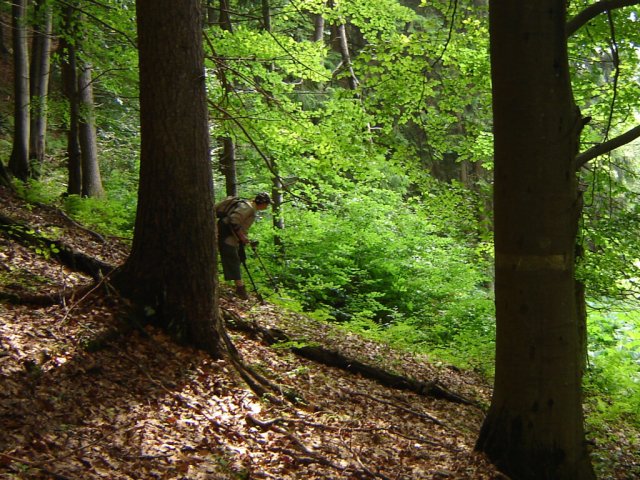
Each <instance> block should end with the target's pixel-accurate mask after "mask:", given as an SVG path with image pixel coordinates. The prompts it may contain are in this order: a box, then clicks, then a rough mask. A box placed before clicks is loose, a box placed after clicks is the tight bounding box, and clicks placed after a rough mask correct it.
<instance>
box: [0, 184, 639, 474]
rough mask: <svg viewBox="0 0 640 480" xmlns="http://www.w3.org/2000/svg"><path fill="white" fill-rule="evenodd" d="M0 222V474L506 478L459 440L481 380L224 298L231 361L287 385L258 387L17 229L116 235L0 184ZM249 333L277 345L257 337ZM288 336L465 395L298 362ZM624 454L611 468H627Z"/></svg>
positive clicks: (480, 404)
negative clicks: (148, 320)
mask: <svg viewBox="0 0 640 480" xmlns="http://www.w3.org/2000/svg"><path fill="white" fill-rule="evenodd" d="M0 217H2V219H4V220H5V221H6V220H7V219H11V220H12V221H13V222H20V223H22V224H23V225H24V226H23V227H20V226H18V227H16V226H15V224H14V226H13V227H8V226H6V225H5V226H0V300H2V302H1V303H0V372H1V377H0V479H58V480H64V479H73V480H76V479H77V480H80V479H83V480H90V479H109V480H118V479H123V480H124V479H176V480H177V479H182V480H196V479H278V480H285V479H368V478H371V479H376V478H377V479H411V480H419V479H500V478H502V479H504V478H506V477H504V476H503V475H501V474H500V473H498V472H497V471H496V470H495V469H494V468H493V466H492V465H491V464H489V462H488V461H487V460H486V459H485V458H484V457H483V456H482V455H480V454H478V453H475V452H474V451H473V445H474V441H475V438H476V437H477V435H478V431H479V428H480V425H481V422H482V419H483V417H484V414H485V410H486V407H487V405H488V404H489V401H490V394H491V390H490V386H489V385H488V384H487V382H486V381H485V380H484V379H483V378H481V377H480V376H478V375H476V374H474V373H472V372H462V371H460V370H458V369H456V368H453V367H449V366H446V365H441V364H438V363H432V362H430V361H429V359H428V358H426V357H420V356H415V355H409V354H406V353H402V352H398V351H394V350H392V349H390V348H389V347H386V346H384V345H381V344H377V343H373V342H370V341H367V340H364V339H362V338H360V337H357V336H355V335H352V334H349V333H347V332H344V331H341V330H339V329H337V328H331V327H330V326H328V325H325V324H321V323H318V322H315V321H313V320H311V319H309V318H306V317H304V316H302V315H299V314H296V313H293V312H288V311H286V310H284V309H282V308H280V307H277V306H275V305H272V304H268V303H267V304H261V303H260V302H257V301H255V299H254V300H250V301H236V300H234V299H233V297H230V296H226V295H223V297H222V298H221V307H222V309H223V310H224V311H225V312H226V315H225V317H226V318H227V319H231V318H235V319H237V320H239V321H241V323H242V322H246V324H247V325H253V326H254V327H255V328H254V330H253V332H247V331H246V328H245V330H242V329H239V328H236V327H237V325H234V322H229V324H228V329H229V332H230V336H231V339H232V340H233V342H234V343H235V345H236V347H237V349H238V351H239V352H240V354H241V355H242V357H243V359H244V362H245V363H246V364H247V365H249V366H250V367H251V368H252V369H254V370H255V371H258V372H260V373H261V374H262V375H264V376H265V377H267V378H268V379H269V380H270V381H271V382H273V383H276V384H278V385H281V386H282V387H283V389H286V390H287V391H295V392H297V395H298V399H297V401H295V402H292V401H290V400H288V399H287V398H286V397H285V396H284V395H274V396H270V397H262V398H261V397H259V396H257V395H256V394H254V393H253V392H252V391H251V390H250V389H249V388H248V387H247V385H246V384H245V383H244V381H243V380H242V379H241V378H240V377H239V375H238V373H237V371H236V370H235V369H234V367H233V366H232V364H231V362H230V361H229V360H214V359H212V358H210V357H208V356H207V355H206V354H205V353H203V352H201V351H197V350H194V349H192V348H188V347H185V346H181V345H177V344H176V343H174V342H173V341H172V340H171V339H170V338H169V337H167V336H166V335H165V334H164V333H163V332H162V331H159V330H157V329H156V328H154V327H151V326H144V327H138V328H134V327H132V324H131V322H130V321H127V318H128V313H127V308H126V303H125V302H124V301H123V300H122V299H121V298H119V297H117V296H116V295H115V294H114V293H113V291H109V290H108V289H107V288H106V287H105V285H99V286H98V287H96V288H93V289H86V288H83V287H86V286H91V285H92V284H93V281H92V279H91V278H90V277H89V276H87V275H85V274H83V273H80V272H79V271H77V270H76V269H73V268H69V267H68V266H64V265H62V264H61V263H59V262H57V261H56V260H55V259H54V257H55V256H56V252H55V250H57V249H58V246H59V244H56V245H57V246H56V247H54V248H53V249H52V247H51V243H49V242H47V243H41V242H40V243H37V242H36V243H33V242H32V243H29V242H28V241H27V240H28V239H29V238H31V237H36V236H47V237H49V238H51V239H55V240H56V241H60V242H62V243H64V244H65V245H68V246H70V247H72V248H73V249H74V251H76V252H82V253H84V254H86V255H88V256H89V257H92V258H96V259H99V260H101V261H103V262H105V263H108V264H111V265H118V264H120V263H122V261H123V260H124V259H125V258H126V255H127V251H128V246H127V244H126V242H122V241H120V240H118V239H111V238H109V239H107V238H103V237H100V236H98V235H95V234H94V233H92V232H91V231H89V230H87V229H86V228H84V227H82V226H80V225H78V224H77V223H75V222H73V221H71V220H70V219H69V218H68V217H66V216H65V215H64V214H62V212H60V211H58V210H56V209H54V208H51V207H46V206H38V205H27V204H25V203H24V202H22V201H21V200H19V199H17V198H16V197H15V196H14V195H13V194H12V193H10V192H9V191H7V190H6V189H2V188H1V187H0ZM27 225H28V226H27ZM23 233H24V234H26V235H22V236H23V237H24V238H25V239H27V240H22V241H18V240H16V238H18V237H20V236H21V234H23ZM245 327H246V325H245ZM257 329H271V331H279V332H285V333H286V335H287V338H289V339H291V340H292V341H291V342H288V343H282V344H280V345H278V344H276V345H269V342H266V341H265V339H264V338H263V337H261V336H260V335H257V334H256V331H257ZM300 345H311V346H315V347H320V348H326V351H331V352H338V353H339V354H340V355H344V356H345V357H348V358H352V359H354V362H358V363H361V364H364V365H369V366H371V368H372V369H386V370H389V371H393V373H395V374H397V375H402V376H404V377H406V378H411V379H415V380H418V381H421V382H424V385H438V386H441V387H442V388H443V389H445V390H446V391H449V392H454V393H455V394H456V395H459V396H460V397H462V398H464V399H468V400H470V403H469V404H467V403H461V402H459V401H455V395H454V396H453V397H452V398H450V399H442V398H437V397H438V396H437V395H435V396H434V395H431V394H429V392H428V391H426V390H425V391H423V392H417V393H416V392H412V391H409V390H401V389H398V388H391V387H388V386H384V385H382V384H381V383H380V382H378V381H375V380H373V379H371V378H367V377H366V376H365V375H360V374H354V373H353V372H350V371H347V370H345V369H341V368H335V367H329V366H326V365H324V364H322V363H319V362H316V361H310V360H308V359H306V358H303V357H301V356H300V355H297V354H295V353H294V352H295V351H296V348H294V347H295V346H298V347H300ZM300 350H301V349H300V348H298V351H300ZM636 461H637V460H636ZM625 462H626V466H627V467H629V465H630V464H631V463H633V462H634V460H633V459H632V458H626V457H625V458H624V459H623V461H622V462H621V467H620V469H621V470H620V472H619V475H617V474H616V476H615V478H618V479H623V478H632V477H625V473H624V471H625V470H626V468H625ZM635 467H636V468H637V465H635ZM627 471H628V470H627ZM612 478H613V477H612Z"/></svg>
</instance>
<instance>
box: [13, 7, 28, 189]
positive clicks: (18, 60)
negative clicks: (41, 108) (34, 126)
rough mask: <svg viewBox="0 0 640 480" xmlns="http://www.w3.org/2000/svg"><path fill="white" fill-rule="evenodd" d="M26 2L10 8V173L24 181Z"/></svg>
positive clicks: (26, 150)
mask: <svg viewBox="0 0 640 480" xmlns="http://www.w3.org/2000/svg"><path fill="white" fill-rule="evenodd" d="M26 16H27V0H15V1H14V2H13V6H12V25H13V60H14V130H13V149H12V151H11V158H10V159H9V171H10V172H11V173H12V174H13V175H14V176H15V177H16V178H18V179H20V180H22V181H26V180H27V179H28V178H29V176H30V175H31V170H30V168H29V58H28V57H29V55H28V46H27V28H26V25H25V23H26V21H27V19H26Z"/></svg>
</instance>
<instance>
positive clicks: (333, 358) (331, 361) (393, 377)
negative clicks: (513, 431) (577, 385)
mask: <svg viewBox="0 0 640 480" xmlns="http://www.w3.org/2000/svg"><path fill="white" fill-rule="evenodd" d="M223 314H224V316H225V317H226V320H228V322H227V323H228V325H229V326H230V327H231V328H234V329H237V330H240V331H244V332H248V333H250V334H252V335H255V336H257V337H259V338H260V339H262V341H264V342H265V343H266V344H268V345H274V344H276V343H290V344H292V345H291V346H290V347H289V349H290V350H291V351H292V352H293V353H295V354H297V355H300V356H301V357H304V358H306V359H308V360H313V361H315V362H318V363H322V364H324V365H328V366H330V367H336V368H340V369H343V370H347V371H350V372H353V373H359V374H360V375H362V376H363V377H366V378H369V379H372V380H375V381H377V382H379V383H380V384H382V385H384V386H387V387H391V388H395V389H399V390H409V391H411V392H414V393H417V394H419V395H424V396H428V397H433V398H437V399H441V400H447V401H449V402H454V403H460V404H464V405H475V403H476V402H474V401H473V400H470V399H468V398H465V397H463V396H461V395H458V394H457V393H454V392H452V391H451V390H449V389H447V388H446V387H444V386H443V385H441V384H439V383H438V382H436V381H431V382H422V381H420V380H415V379H413V378H408V377H404V376H402V375H397V374H395V373H390V372H387V371H386V370H383V369H381V368H378V367H375V366H372V365H367V364H366V363H363V362H361V361H359V360H355V359H353V358H349V357H346V356H345V355H343V354H342V353H340V352H337V351H334V350H329V349H327V348H325V347H322V346H319V345H302V346H298V345H295V343H296V342H295V340H296V339H295V338H294V339H292V338H290V337H289V336H288V335H287V334H286V333H285V332H283V331H282V330H279V329H273V328H267V327H263V326H260V325H258V324H257V323H256V322H250V321H247V320H245V319H243V318H242V317H240V316H239V315H238V314H236V313H235V312H232V311H230V310H223Z"/></svg>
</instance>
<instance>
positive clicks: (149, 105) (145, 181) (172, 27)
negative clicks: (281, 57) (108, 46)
mask: <svg viewBox="0 0 640 480" xmlns="http://www.w3.org/2000/svg"><path fill="white" fill-rule="evenodd" d="M136 8H137V24H138V43H139V52H140V56H139V66H140V125H141V136H142V144H141V158H140V187H139V193H138V210H137V216H136V224H135V234H134V238H133V245H132V250H131V254H130V256H129V258H128V259H127V261H126V263H125V265H124V266H123V268H122V270H121V272H120V273H119V275H118V276H117V278H116V280H115V283H116V285H117V286H119V287H120V288H121V290H122V291H123V293H124V294H125V295H127V296H130V297H131V298H132V299H133V300H134V302H135V303H136V304H137V305H138V306H139V307H141V309H144V310H145V311H146V312H147V313H154V318H155V319H156V320H157V321H158V323H160V324H161V325H163V326H165V327H168V328H169V330H170V331H171V332H172V333H173V334H175V335H176V336H177V337H178V338H180V339H183V340H185V341H187V342H189V343H191V344H193V345H195V346H196V347H200V348H203V349H204V350H206V351H208V352H209V353H211V354H212V355H219V344H220V342H219V340H220V336H219V332H220V330H219V328H221V326H220V325H219V321H220V320H219V314H218V305H217V281H216V261H215V260H216V256H215V255H216V250H215V248H216V242H215V224H214V210H213V198H214V195H213V193H214V192H213V181H212V176H211V166H210V157H209V129H208V124H207V100H206V92H205V83H204V52H203V46H202V40H203V39H202V30H201V28H200V26H201V25H202V23H201V18H202V12H201V2H200V0H137V1H136Z"/></svg>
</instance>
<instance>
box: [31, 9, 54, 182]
mask: <svg viewBox="0 0 640 480" xmlns="http://www.w3.org/2000/svg"><path fill="white" fill-rule="evenodd" d="M45 2H46V0H38V1H37V2H36V18H38V22H37V24H36V25H35V27H34V34H33V40H32V45H33V47H32V59H31V104H32V107H31V138H30V146H29V148H30V150H29V158H30V159H31V160H32V161H34V162H35V164H36V165H38V167H39V168H38V169H39V170H41V169H42V164H43V162H44V155H45V142H46V131H47V95H48V91H49V67H50V63H51V62H50V59H51V31H52V23H53V22H52V20H53V7H52V6H51V4H47V3H45Z"/></svg>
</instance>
